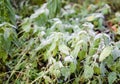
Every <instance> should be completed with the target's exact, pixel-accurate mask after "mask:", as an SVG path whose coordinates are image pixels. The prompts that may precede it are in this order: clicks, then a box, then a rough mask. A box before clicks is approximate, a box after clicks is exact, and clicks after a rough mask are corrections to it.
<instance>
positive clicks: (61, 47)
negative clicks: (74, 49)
mask: <svg viewBox="0 0 120 84" xmlns="http://www.w3.org/2000/svg"><path fill="white" fill-rule="evenodd" d="M59 51H60V52H61V53H64V54H66V55H69V51H70V49H69V47H67V46H66V45H65V44H61V45H60V44H59Z"/></svg>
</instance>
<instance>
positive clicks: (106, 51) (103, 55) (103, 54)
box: [99, 46, 113, 61]
mask: <svg viewBox="0 0 120 84" xmlns="http://www.w3.org/2000/svg"><path fill="white" fill-rule="evenodd" d="M112 49H113V47H112V46H107V47H105V48H104V49H103V51H102V52H101V54H100V57H99V61H103V60H104V59H105V58H106V57H108V56H109V55H110V54H111V52H112Z"/></svg>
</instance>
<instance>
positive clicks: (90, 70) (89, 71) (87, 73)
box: [84, 65, 94, 79]
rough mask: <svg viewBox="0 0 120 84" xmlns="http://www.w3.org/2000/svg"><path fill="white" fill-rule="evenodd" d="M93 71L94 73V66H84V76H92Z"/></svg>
mask: <svg viewBox="0 0 120 84" xmlns="http://www.w3.org/2000/svg"><path fill="white" fill-rule="evenodd" d="M93 73H94V70H93V68H92V67H91V66H88V65H85V66H84V77H85V78H86V79H88V78H92V76H93Z"/></svg>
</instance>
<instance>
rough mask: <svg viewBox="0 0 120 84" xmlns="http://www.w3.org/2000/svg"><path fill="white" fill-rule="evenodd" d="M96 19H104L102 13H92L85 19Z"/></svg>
mask: <svg viewBox="0 0 120 84" xmlns="http://www.w3.org/2000/svg"><path fill="white" fill-rule="evenodd" d="M98 18H104V16H103V14H102V13H93V14H91V15H90V16H88V17H86V18H85V19H86V20H87V21H94V20H96V19H98Z"/></svg>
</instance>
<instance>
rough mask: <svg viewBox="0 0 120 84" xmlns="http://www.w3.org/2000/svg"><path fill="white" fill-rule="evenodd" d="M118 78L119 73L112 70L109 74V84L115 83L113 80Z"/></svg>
mask: <svg viewBox="0 0 120 84" xmlns="http://www.w3.org/2000/svg"><path fill="white" fill-rule="evenodd" d="M116 79H117V74H116V73H115V72H111V73H109V75H108V82H109V84H113V82H114V81H115V80H116Z"/></svg>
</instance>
